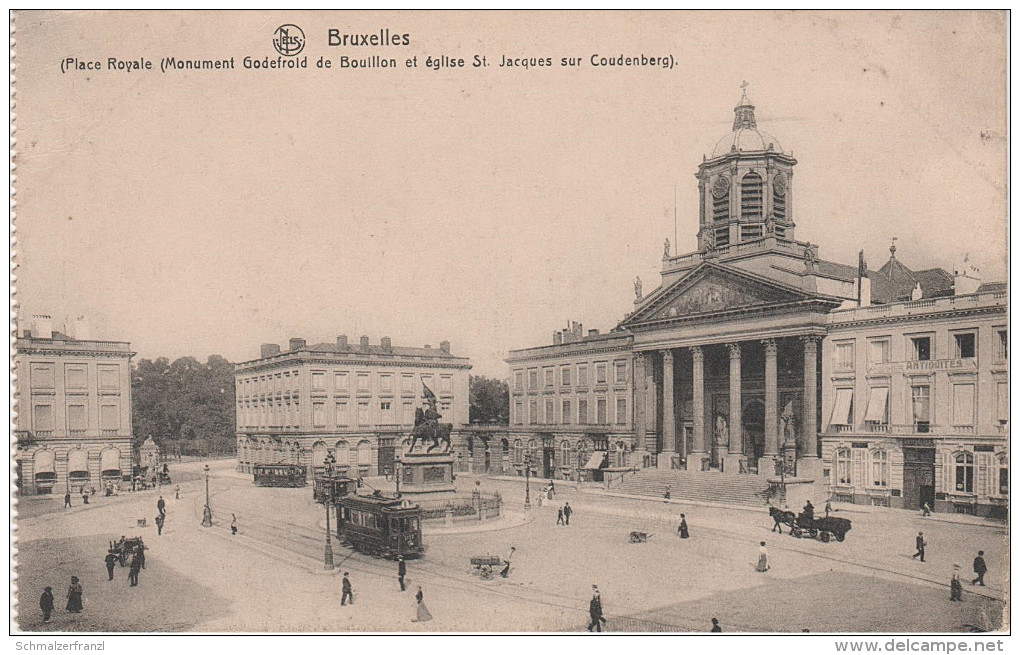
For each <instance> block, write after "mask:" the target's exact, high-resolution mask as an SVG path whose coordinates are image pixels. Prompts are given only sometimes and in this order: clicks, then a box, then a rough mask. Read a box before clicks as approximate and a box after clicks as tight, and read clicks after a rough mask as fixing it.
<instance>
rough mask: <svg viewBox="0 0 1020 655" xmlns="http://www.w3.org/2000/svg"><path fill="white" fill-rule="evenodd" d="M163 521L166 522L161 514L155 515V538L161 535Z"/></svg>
mask: <svg viewBox="0 0 1020 655" xmlns="http://www.w3.org/2000/svg"><path fill="white" fill-rule="evenodd" d="M165 520H166V518H165V515H163V514H157V515H156V536H157V537H158V536H160V535H162V534H163V522H164V521H165Z"/></svg>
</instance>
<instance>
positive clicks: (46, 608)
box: [39, 587, 53, 623]
mask: <svg viewBox="0 0 1020 655" xmlns="http://www.w3.org/2000/svg"><path fill="white" fill-rule="evenodd" d="M39 609H41V610H42V622H43V623H49V622H50V614H52V613H53V587H46V588H45V589H43V592H42V596H39Z"/></svg>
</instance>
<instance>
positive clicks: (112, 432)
mask: <svg viewBox="0 0 1020 655" xmlns="http://www.w3.org/2000/svg"><path fill="white" fill-rule="evenodd" d="M118 432H120V430H103V431H102V435H103V436H104V437H116V436H117V433H118Z"/></svg>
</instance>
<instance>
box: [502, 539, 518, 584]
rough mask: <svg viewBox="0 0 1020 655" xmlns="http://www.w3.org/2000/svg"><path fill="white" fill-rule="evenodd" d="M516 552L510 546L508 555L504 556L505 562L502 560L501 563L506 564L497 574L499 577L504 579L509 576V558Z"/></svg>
mask: <svg viewBox="0 0 1020 655" xmlns="http://www.w3.org/2000/svg"><path fill="white" fill-rule="evenodd" d="M516 551H517V549H516V548H514V547H513V546H510V554H509V555H507V556H506V559H505V560H503V563H504V564H506V566H504V567H503V570H502V571H500V572H499V574H500V576H502V577H504V578H505V577H507V576H508V575H510V558H511V557H513V556H514V553H515V552H516Z"/></svg>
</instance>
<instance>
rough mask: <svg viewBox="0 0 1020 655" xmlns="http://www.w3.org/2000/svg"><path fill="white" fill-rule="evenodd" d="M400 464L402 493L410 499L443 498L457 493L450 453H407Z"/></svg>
mask: <svg viewBox="0 0 1020 655" xmlns="http://www.w3.org/2000/svg"><path fill="white" fill-rule="evenodd" d="M400 466H401V470H400V493H401V494H402V495H403V496H405V497H407V498H408V499H409V500H411V501H414V500H416V499H417V500H441V499H444V498H453V497H455V496H456V495H457V494H456V491H455V489H454V484H453V455H451V454H450V453H425V452H411V453H406V454H404V455H403V456H401V458H400Z"/></svg>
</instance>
